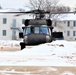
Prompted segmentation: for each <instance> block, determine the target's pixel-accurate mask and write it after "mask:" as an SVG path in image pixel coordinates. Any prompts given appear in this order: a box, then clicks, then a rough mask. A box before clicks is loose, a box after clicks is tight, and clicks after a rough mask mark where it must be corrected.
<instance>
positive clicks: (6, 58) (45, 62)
mask: <svg viewBox="0 0 76 75" xmlns="http://www.w3.org/2000/svg"><path fill="white" fill-rule="evenodd" d="M19 43H20V41H4V40H0V45H1V46H3V45H4V46H11V44H13V46H14V47H15V46H19ZM0 65H1V66H2V65H7V66H9V65H13V66H76V43H75V42H74V43H73V42H69V41H65V40H56V41H53V42H51V43H45V44H40V45H37V46H32V47H31V48H25V49H23V50H19V51H15V52H10V51H9V52H6V51H0ZM62 75H63V74H62Z"/></svg>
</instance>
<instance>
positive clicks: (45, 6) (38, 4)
mask: <svg viewBox="0 0 76 75" xmlns="http://www.w3.org/2000/svg"><path fill="white" fill-rule="evenodd" d="M59 1H60V0H29V5H28V6H27V7H28V8H30V9H31V10H35V9H40V10H45V11H49V12H50V13H49V15H48V18H52V19H53V20H54V22H55V24H57V23H56V21H57V20H58V18H60V17H65V15H64V16H63V15H61V14H51V12H67V11H70V7H66V6H61V5H58V3H59ZM57 27H58V28H61V27H62V26H60V25H59V24H58V26H57Z"/></svg>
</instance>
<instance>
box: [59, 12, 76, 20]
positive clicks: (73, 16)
mask: <svg viewBox="0 0 76 75" xmlns="http://www.w3.org/2000/svg"><path fill="white" fill-rule="evenodd" d="M62 16H63V17H61V18H59V19H60V20H76V14H73V13H72V14H63V15H62Z"/></svg>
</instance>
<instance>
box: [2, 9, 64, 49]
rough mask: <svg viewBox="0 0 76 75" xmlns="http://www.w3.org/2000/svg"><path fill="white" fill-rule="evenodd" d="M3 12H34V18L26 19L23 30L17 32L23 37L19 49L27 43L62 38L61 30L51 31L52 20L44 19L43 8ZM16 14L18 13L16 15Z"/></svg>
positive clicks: (45, 41)
mask: <svg viewBox="0 0 76 75" xmlns="http://www.w3.org/2000/svg"><path fill="white" fill-rule="evenodd" d="M3 13H13V14H14V13H16V14H17V13H18V14H19V13H20V14H22V13H25V14H28V13H31V14H35V19H26V20H25V22H24V25H25V26H24V27H22V29H23V32H21V33H19V37H20V38H23V42H21V43H20V46H21V50H22V49H24V48H25V47H26V46H27V45H29V46H31V45H38V44H42V43H48V42H52V40H53V39H55V38H63V33H62V32H52V30H53V26H52V20H51V19H45V18H44V16H45V14H49V12H45V11H44V10H32V11H29V12H3ZM17 16H18V15H17Z"/></svg>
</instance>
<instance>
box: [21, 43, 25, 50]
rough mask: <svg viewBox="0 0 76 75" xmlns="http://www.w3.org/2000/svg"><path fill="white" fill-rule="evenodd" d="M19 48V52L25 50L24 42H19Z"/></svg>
mask: <svg viewBox="0 0 76 75" xmlns="http://www.w3.org/2000/svg"><path fill="white" fill-rule="evenodd" d="M20 46H21V50H22V49H24V48H25V43H24V42H21V43H20Z"/></svg>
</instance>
